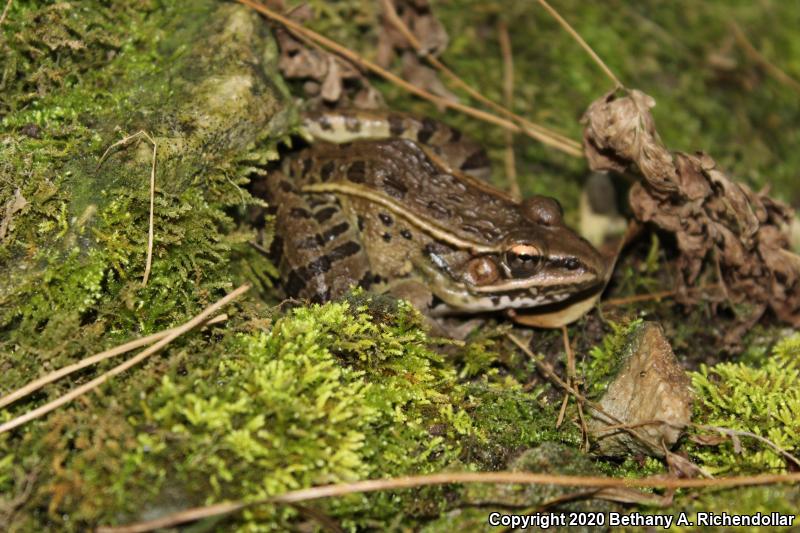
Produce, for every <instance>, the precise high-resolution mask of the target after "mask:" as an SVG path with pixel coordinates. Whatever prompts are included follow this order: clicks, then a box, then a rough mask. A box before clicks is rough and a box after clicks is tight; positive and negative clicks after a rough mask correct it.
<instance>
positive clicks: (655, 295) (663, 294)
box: [600, 284, 720, 307]
mask: <svg viewBox="0 0 800 533" xmlns="http://www.w3.org/2000/svg"><path fill="white" fill-rule="evenodd" d="M719 288H720V285H719V284H712V285H703V286H700V287H691V288H689V289H688V292H702V291H705V290H709V289H719ZM677 295H678V291H676V290H671V291H659V292H652V293H650V294H634V295H633V296H623V297H620V298H609V299H608V300H606V301H604V302H602V303H601V304H600V305H601V306H602V307H605V306H609V307H615V306H620V305H628V304H633V303H640V302H649V301H650V300H661V299H662V298H674V297H675V296H677Z"/></svg>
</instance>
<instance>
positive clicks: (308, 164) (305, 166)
mask: <svg viewBox="0 0 800 533" xmlns="http://www.w3.org/2000/svg"><path fill="white" fill-rule="evenodd" d="M312 166H314V161H313V160H312V159H311V158H310V157H306V158H305V159H303V176H305V175H306V174H308V171H309V170H311V167H312Z"/></svg>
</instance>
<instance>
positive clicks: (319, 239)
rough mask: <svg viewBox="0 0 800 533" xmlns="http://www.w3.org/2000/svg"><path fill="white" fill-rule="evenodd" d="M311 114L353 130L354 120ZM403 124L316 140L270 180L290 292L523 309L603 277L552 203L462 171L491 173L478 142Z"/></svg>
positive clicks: (433, 127) (437, 306)
mask: <svg viewBox="0 0 800 533" xmlns="http://www.w3.org/2000/svg"><path fill="white" fill-rule="evenodd" d="M392 117H394V119H392ZM379 118H380V117H378V116H375V115H373V116H370V117H369V120H374V121H377V120H378V119H379ZM312 120H314V121H316V122H315V124H316V125H317V126H318V127H319V128H320V129H321V130H326V126H330V131H332V132H335V130H336V127H339V128H340V129H341V128H345V129H347V130H348V132H349V133H350V134H352V133H358V132H357V131H354V130H357V129H358V128H357V122H356V121H355V119H354V118H353V116H352V115H351V116H347V115H345V116H344V117H343V116H342V115H338V116H336V117H335V118H334V119H333V121H332V122H333V123H331V121H328V118H327V117H326V116H324V115H321V116H317V117H315V118H313V119H312ZM336 121H338V122H336ZM402 121H405V122H402ZM402 121H401V120H400V119H398V118H397V116H396V115H389V116H388V118H387V119H385V123H386V124H388V125H389V126H388V128H386V127H384V126H383V125H381V124H380V123H379V122H374V123H373V124H372V125H371V126H370V127H368V128H365V129H367V130H369V131H371V132H373V133H374V132H378V133H379V134H380V133H385V132H386V131H387V130H388V131H390V134H391V135H392V136H394V137H393V138H392V137H390V138H387V139H368V140H354V141H353V142H347V143H345V144H333V143H328V142H316V143H314V144H313V145H312V146H311V147H310V148H306V149H304V150H302V151H300V152H299V153H297V154H296V155H294V156H292V157H291V158H289V159H288V160H287V161H286V163H285V165H284V168H283V171H282V172H274V173H272V174H271V175H270V176H269V177H268V178H267V183H266V185H267V187H266V188H267V199H268V201H269V202H270V204H271V205H272V206H273V209H275V215H276V235H277V236H276V242H275V243H273V251H274V252H275V253H276V254H277V255H278V256H279V266H280V270H281V274H282V279H283V280H284V289H285V291H286V293H287V295H288V296H295V297H302V298H309V299H311V300H314V301H325V300H328V299H330V298H335V297H337V296H339V295H341V294H343V293H344V292H345V291H347V290H348V288H350V287H351V286H352V285H359V286H362V287H366V288H371V289H374V290H379V291H391V292H393V293H395V294H399V295H400V296H406V297H410V298H411V299H412V300H413V302H414V303H415V305H417V306H419V307H422V308H423V311H427V312H430V313H432V314H436V313H440V312H479V311H492V310H508V309H523V310H524V309H528V308H533V307H537V306H542V305H547V304H551V303H553V302H560V301H564V300H567V299H568V298H569V297H570V296H571V295H574V294H577V293H580V292H581V291H587V290H590V289H591V288H592V287H593V286H598V285H599V284H600V282H601V281H602V279H603V275H604V267H603V261H602V259H601V258H600V256H599V254H598V253H597V252H596V250H594V248H592V247H591V245H589V244H588V243H587V242H586V241H584V240H583V239H581V238H580V237H579V236H577V235H576V234H575V233H574V232H573V231H572V230H570V229H569V228H567V227H566V226H564V224H563V221H562V218H561V209H560V206H559V205H558V203H557V202H556V201H555V200H552V199H550V198H546V197H541V196H536V197H533V198H529V199H527V200H525V201H523V202H521V203H520V202H517V201H515V200H514V199H512V198H511V197H509V196H508V195H506V194H505V193H503V192H502V191H499V190H497V189H495V188H494V187H492V186H491V185H489V184H488V183H486V182H484V181H482V180H480V179H477V178H475V177H474V176H471V175H469V174H467V173H465V172H463V171H462V169H461V167H464V166H465V165H466V166H467V167H471V166H472V168H468V170H470V171H474V170H477V171H478V172H479V173H485V169H484V168H475V167H474V164H475V162H476V161H479V160H481V159H483V160H484V161H487V159H486V158H485V154H483V155H475V153H476V152H475V150H476V145H474V144H469V143H464V142H463V140H462V139H461V138H460V136H458V135H456V134H454V133H453V131H454V130H452V129H451V128H447V127H445V126H440V125H438V124H437V123H434V122H432V121H424V122H421V121H415V120H414V119H412V118H409V117H405V116H402ZM320 123H321V124H322V126H319V125H320ZM402 124H405V127H404V128H401V125H402ZM381 128H383V129H381ZM399 137H412V138H414V140H411V139H409V138H399ZM344 138H345V139H350V138H355V139H358V138H359V137H358V136H353V135H349V136H348V133H345V137H344ZM453 139H457V142H456V141H453ZM436 141H438V142H439V143H440V144H433V143H434V142H436ZM459 143H463V144H461V146H463V149H461V150H460V151H459V149H458V148H457V146H459ZM443 146H444V147H445V148H446V149H445V148H443ZM433 296H436V297H437V298H433Z"/></svg>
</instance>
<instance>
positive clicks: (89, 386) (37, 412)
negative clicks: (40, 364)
mask: <svg viewBox="0 0 800 533" xmlns="http://www.w3.org/2000/svg"><path fill="white" fill-rule="evenodd" d="M248 290H250V285H249V284H246V285H242V286H241V287H239V288H238V289H236V290H234V291H232V292H230V293H229V294H228V295H226V296H225V297H223V298H221V299H219V300H217V301H216V302H214V303H213V304H211V305H209V306H208V307H206V308H205V309H204V310H203V311H202V312H201V313H200V314H199V315H196V316H195V317H194V318H192V319H191V320H189V321H188V322H186V323H184V324H183V325H181V326H178V327H177V328H175V329H174V330H173V331H172V333H170V334H168V335H166V336H165V337H164V338H162V339H161V340H160V341H158V342H156V343H155V344H153V345H152V346H150V347H149V348H146V349H144V350H142V351H141V352H139V353H138V354H137V355H136V356H134V357H132V358H131V359H128V360H127V361H125V362H124V363H121V364H119V365H117V366H115V367H114V368H112V369H111V370H109V371H108V372H106V373H105V374H102V375H100V376H98V377H96V378H95V379H93V380H92V381H90V382H88V383H85V384H83V385H81V386H80V387H76V388H75V389H72V390H71V391H69V392H68V393H66V394H64V395H63V396H61V397H59V398H56V399H55V400H53V401H51V402H48V403H46V404H44V405H42V406H41V407H38V408H36V409H34V410H33V411H30V412H28V413H25V414H24V415H21V416H18V417H17V418H13V419H11V420H9V421H8V422H6V423H5V424H2V425H0V434H1V433H5V432H6V431H11V430H12V429H14V428H17V427H19V426H21V425H23V424H25V423H27V422H30V421H31V420H34V419H36V418H39V417H41V416H43V415H45V414H47V413H49V412H50V411H53V410H54V409H57V408H59V407H61V406H62V405H64V404H66V403H69V402H71V401H72V400H74V399H75V398H78V397H79V396H81V395H83V394H85V393H87V392H89V391H91V390H94V389H96V388H97V387H99V386H100V385H102V384H103V383H105V382H106V381H108V380H109V379H111V378H112V377H114V376H116V375H118V374H121V373H122V372H124V371H126V370H128V369H129V368H131V367H132V366H134V365H136V364H138V363H140V362H141V361H143V360H145V359H146V358H148V357H150V356H151V355H153V354H155V353H158V352H159V351H161V350H162V349H163V348H164V347H165V346H166V345H167V344H169V343H170V342H172V341H173V340H175V339H176V338H178V337H180V336H181V335H183V334H184V333H186V332H187V331H189V330H191V329H193V328H195V327H197V326H199V325H200V324H202V323H203V322H205V321H206V320H208V318H209V317H210V316H211V315H213V314H214V313H216V312H217V311H218V310H219V309H220V308H221V307H224V306H225V305H227V304H228V303H230V302H232V301H233V300H235V299H236V298H238V297H239V296H241V295H242V294H244V293H245V292H247V291H248Z"/></svg>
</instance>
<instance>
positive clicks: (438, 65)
mask: <svg viewBox="0 0 800 533" xmlns="http://www.w3.org/2000/svg"><path fill="white" fill-rule="evenodd" d="M383 8H384V12H385V13H386V17H387V19H388V20H389V22H391V23H392V25H393V26H394V27H395V28H397V30H398V31H399V32H400V33H401V34H402V35H403V37H405V39H406V40H407V41H408V42H409V44H410V45H411V46H412V47H413V48H414V50H415V51H416V52H417V54H419V55H420V56H421V57H423V58H425V60H426V61H428V63H430V64H431V65H432V66H433V67H434V68H435V69H436V70H438V71H439V72H441V73H442V74H444V75H445V76H446V77H447V78H448V79H450V81H451V82H453V84H454V85H456V86H457V87H459V88H460V89H462V90H463V91H464V92H466V93H467V94H468V95H470V96H471V97H472V98H474V99H475V100H478V101H479V102H481V103H483V104H484V105H486V106H488V107H490V108H491V109H493V110H495V111H496V112H498V113H500V114H501V115H503V116H505V117H506V118H508V119H510V120H514V121H516V122H517V123H518V124H519V125H520V126H522V127H523V128H527V129H529V130H530V131H532V132H537V133H539V134H541V135H545V136H551V137H553V139H554V140H557V141H558V142H560V143H563V145H564V146H565V147H567V148H571V149H575V150H578V151H580V150H581V145H580V143H578V142H576V141H574V140H572V139H570V138H569V137H566V136H565V135H562V134H560V133H557V132H555V131H552V130H550V129H548V128H545V127H544V126H541V125H539V124H536V123H534V122H531V121H529V120H527V119H525V118H524V117H522V116H520V115H517V114H516V113H514V112H513V111H511V104H510V103H509V102H508V101H506V106H505V107H504V106H502V105H500V104H498V103H497V102H494V101H493V100H490V99H489V98H487V97H486V96H484V95H483V94H481V93H480V92H479V91H477V90H476V89H474V88H473V87H472V86H471V85H469V84H468V83H467V82H465V81H464V80H463V79H461V77H459V76H458V74H456V73H455V72H453V71H452V70H451V69H450V68H449V67H448V66H447V65H445V64H444V63H442V62H441V60H439V58H437V57H436V56H434V55H432V54H430V53H428V51H427V50H426V49H425V48H424V47H423V46H422V43H420V42H419V40H418V39H417V38H416V36H415V35H414V34H413V33H412V32H411V30H409V29H408V27H407V26H406V25H405V23H404V22H403V20H402V19H401V18H400V17H399V16H398V15H397V11H396V10H395V9H394V5H393V4H392V2H391V0H383ZM507 36H508V34H507V33H506V37H507ZM500 38H501V43H500V44H501V46H503V42H502V35H501V37H500ZM508 49H509V53H510V49H511V46H510V41H509V46H508ZM504 57H505V52H504ZM511 69H512V79H511V82H512V87H513V65H512V67H511ZM506 83H507V81H506Z"/></svg>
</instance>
